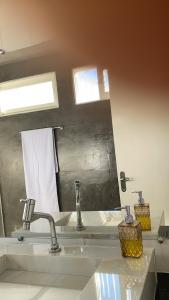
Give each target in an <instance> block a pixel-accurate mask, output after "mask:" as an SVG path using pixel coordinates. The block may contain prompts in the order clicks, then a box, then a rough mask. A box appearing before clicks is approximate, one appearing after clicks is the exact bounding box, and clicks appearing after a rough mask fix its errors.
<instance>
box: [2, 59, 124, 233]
mask: <svg viewBox="0 0 169 300" xmlns="http://www.w3.org/2000/svg"><path fill="white" fill-rule="evenodd" d="M77 67H78V68H77ZM72 70H75V72H74V73H73V72H72ZM85 71H86V70H85V69H83V68H82V69H81V68H79V66H77V65H75V64H73V63H70V62H69V61H65V59H64V60H63V59H62V57H59V56H57V55H54V54H53V55H48V56H43V57H38V58H32V59H29V60H26V61H24V62H18V63H13V64H7V65H4V66H2V67H1V70H0V81H1V82H6V81H9V80H16V79H19V78H24V77H27V76H34V75H37V74H43V73H49V72H55V73H56V79H57V91H58V99H59V107H58V108H52V109H45V110H39V111H34V112H28V113H20V114H15V115H8V114H6V115H5V116H3V117H1V118H0V138H1V143H0V183H1V202H2V209H1V220H0V222H1V226H0V229H1V230H0V235H1V236H3V224H2V223H3V222H2V215H3V221H4V229H5V230H4V231H5V233H6V235H7V236H10V234H11V232H12V231H15V230H16V229H18V228H20V227H21V225H22V221H21V218H22V210H23V206H22V205H20V202H19V199H20V198H25V196H26V190H25V179H24V169H23V153H22V146H21V135H20V132H22V131H26V130H28V129H29V130H30V129H37V128H46V127H47V128H48V127H57V126H64V130H59V129H55V130H54V135H55V141H56V148H57V155H58V164H59V172H58V176H57V187H58V197H59V205H60V210H61V211H73V210H75V191H74V181H75V180H76V179H79V180H80V182H81V197H82V202H81V207H82V210H89V211H91V210H92V211H96V210H111V209H113V208H114V207H116V206H119V204H120V198H119V188H118V179H117V169H116V158H115V149H114V140H113V130H112V119H111V111H110V101H109V99H106V98H107V97H106V93H107V90H104V89H103V84H105V86H106V85H107V77H106V76H107V73H106V71H105V70H102V71H100V70H99V71H98V81H99V83H100V76H102V75H103V80H104V83H102V84H101V89H100V90H99V91H98V93H99V95H100V94H101V95H102V98H101V99H95V100H99V101H92V102H88V103H84V101H83V100H84V95H80V94H78V96H77V98H76V97H75V93H74V92H75V91H74V86H73V74H74V75H75V76H76V90H77V91H78V84H79V85H80V84H81V81H80V79H81V78H82V79H84V78H85V75H86V74H85ZM89 71H91V74H90V75H91V78H92V80H93V82H95V80H96V78H95V72H96V70H95V68H93V66H92V67H91V68H89ZM102 72H103V74H102ZM86 93H87V91H86ZM93 93H97V87H96V89H95V91H94V92H93ZM89 94H90V93H89ZM90 95H91V94H90ZM96 96H97V95H96V94H93V95H91V98H92V97H93V98H92V99H93V100H94V97H96ZM96 98H97V97H96ZM105 99H106V100H105ZM76 100H81V103H78V104H77V103H76Z"/></svg>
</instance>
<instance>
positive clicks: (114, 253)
mask: <svg viewBox="0 0 169 300" xmlns="http://www.w3.org/2000/svg"><path fill="white" fill-rule="evenodd" d="M48 248H49V245H47V244H40V243H32V242H29V243H28V242H23V243H19V242H17V241H16V240H15V239H12V238H11V239H0V256H1V257H3V256H4V255H26V256H32V255H33V256H34V257H36V256H38V257H39V256H43V261H44V263H45V262H46V263H47V261H49V259H50V256H51V255H50V254H49V252H48ZM55 257H56V259H61V258H64V257H69V258H70V257H76V258H90V259H91V261H93V260H96V259H99V261H100V263H99V264H97V265H96V269H95V271H94V273H93V275H92V276H91V277H90V278H89V280H88V282H87V284H86V285H85V287H84V288H83V289H82V290H78V291H77V290H73V289H71V290H69V289H67V290H66V289H62V288H54V287H40V286H32V285H27V284H24V282H23V284H19V283H16V284H14V283H8V282H3V281H1V280H0V295H1V297H2V299H5V300H8V299H11V298H12V299H17V300H34V299H38V300H54V299H59V300H68V299H69V300H73V299H74V300H75V299H76V300H78V299H79V300H86V299H87V300H112V299H113V300H119V299H120V300H153V299H154V298H153V293H154V292H155V285H156V275H155V273H156V270H155V263H154V250H153V249H152V248H145V249H144V254H143V255H142V256H141V257H140V258H139V259H134V258H123V257H122V256H121V254H120V248H119V247H100V246H99V247H98V246H80V245H79V246H65V247H64V246H62V251H61V252H60V253H58V254H56V256H55ZM55 257H53V259H55ZM56 265H57V264H56ZM81 266H82V265H81V260H80V259H77V262H76V268H81ZM6 276H7V275H6ZM147 284H148V286H149V288H148V289H147V288H146V285H147ZM150 287H151V288H150ZM24 291H27V293H24ZM11 295H12V297H11Z"/></svg>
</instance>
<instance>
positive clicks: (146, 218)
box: [133, 191, 151, 231]
mask: <svg viewBox="0 0 169 300" xmlns="http://www.w3.org/2000/svg"><path fill="white" fill-rule="evenodd" d="M133 193H136V194H138V195H139V198H138V204H135V205H134V212H135V217H136V220H137V221H138V222H140V224H141V229H142V230H143V231H146V230H151V218H150V206H149V204H148V203H145V202H144V198H143V196H142V191H138V192H133Z"/></svg>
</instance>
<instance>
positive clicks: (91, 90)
mask: <svg viewBox="0 0 169 300" xmlns="http://www.w3.org/2000/svg"><path fill="white" fill-rule="evenodd" d="M74 87H75V96H76V103H85V102H92V101H97V100H100V93H99V84H98V75H97V69H96V68H93V69H86V70H81V71H80V70H79V71H75V73H74Z"/></svg>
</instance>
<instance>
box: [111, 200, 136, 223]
mask: <svg viewBox="0 0 169 300" xmlns="http://www.w3.org/2000/svg"><path fill="white" fill-rule="evenodd" d="M122 209H125V210H126V216H125V223H126V224H132V223H133V222H134V219H133V216H132V214H131V213H130V205H125V206H123V207H121V206H120V207H116V208H114V210H122Z"/></svg>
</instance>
